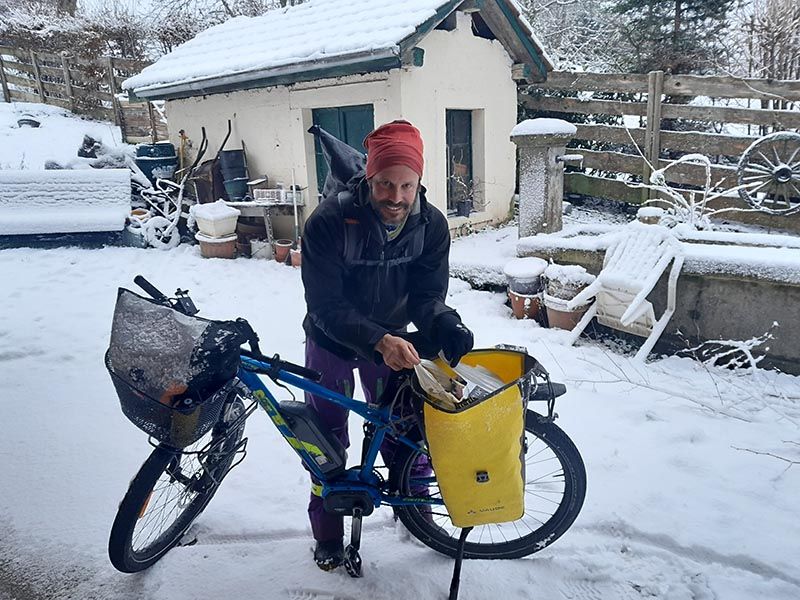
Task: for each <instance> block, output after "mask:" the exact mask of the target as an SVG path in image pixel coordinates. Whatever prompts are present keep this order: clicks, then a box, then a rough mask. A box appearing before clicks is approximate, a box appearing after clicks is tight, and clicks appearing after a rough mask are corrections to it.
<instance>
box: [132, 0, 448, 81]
mask: <svg viewBox="0 0 800 600" xmlns="http://www.w3.org/2000/svg"><path fill="white" fill-rule="evenodd" d="M443 4H444V2H442V0H407V1H405V2H394V1H392V0H310V1H309V2H304V3H302V4H300V5H297V6H293V7H289V8H287V9H284V10H272V11H269V12H267V13H265V14H263V15H261V16H258V17H236V18H234V19H230V20H229V21H226V22H225V23H222V24H221V25H217V26H215V27H211V28H210V29H207V30H205V31H202V32H201V33H199V34H198V35H197V36H196V37H195V38H193V39H191V40H189V41H188V42H186V43H184V44H182V45H181V46H179V47H177V48H176V49H175V50H173V51H172V52H170V53H169V54H166V55H165V56H163V57H161V58H160V59H159V60H158V61H156V62H155V63H154V64H152V65H150V66H148V67H147V68H145V69H144V70H143V71H142V72H141V73H139V74H138V75H134V76H133V77H131V78H129V79H127V80H126V81H124V82H123V84H122V86H123V88H124V89H129V90H135V91H136V92H137V93H138V92H140V91H144V90H147V89H153V88H157V87H161V86H164V85H176V84H187V83H192V82H199V81H204V80H209V79H215V78H218V77H223V76H227V75H236V74H244V73H248V72H252V71H262V72H263V71H267V70H270V69H277V68H280V67H288V66H294V67H296V68H297V69H304V68H307V67H306V66H305V65H308V64H309V63H312V62H320V61H325V60H330V59H334V58H345V57H347V55H354V54H359V53H370V54H374V55H380V54H382V53H383V54H394V55H397V53H398V48H397V45H398V44H399V43H400V42H401V41H402V40H403V39H405V38H406V37H408V36H409V35H411V34H412V33H414V31H415V30H416V28H417V27H418V26H419V25H421V24H422V23H424V22H425V21H426V20H427V19H429V18H430V17H432V16H433V15H434V14H436V10H437V9H438V8H439V7H440V6H442V5H443ZM365 14H369V18H364V15H365Z"/></svg>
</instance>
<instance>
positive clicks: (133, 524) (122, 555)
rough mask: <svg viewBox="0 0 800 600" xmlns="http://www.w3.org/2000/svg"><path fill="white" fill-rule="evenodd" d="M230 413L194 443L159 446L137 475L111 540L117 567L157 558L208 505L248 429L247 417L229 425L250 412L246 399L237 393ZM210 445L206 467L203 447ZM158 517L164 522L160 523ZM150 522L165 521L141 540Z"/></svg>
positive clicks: (137, 567)
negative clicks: (178, 446)
mask: <svg viewBox="0 0 800 600" xmlns="http://www.w3.org/2000/svg"><path fill="white" fill-rule="evenodd" d="M224 414H225V417H224V419H223V420H221V421H220V423H218V424H217V425H216V426H215V427H214V428H213V429H212V431H211V432H210V433H209V434H207V435H206V436H204V438H203V439H201V440H200V441H198V442H197V443H196V444H193V445H192V446H190V447H189V448H184V449H180V448H173V447H171V446H167V445H164V444H161V445H159V446H157V447H156V448H155V449H154V450H153V452H152V453H151V454H150V456H149V457H148V458H147V460H145V462H144V464H143V465H142V466H141V468H140V469H139V471H138V473H136V475H135V476H134V478H133V479H132V480H131V483H130V485H129V487H128V491H127V493H126V494H125V496H124V497H123V499H122V502H120V505H119V510H118V511H117V516H116V518H115V519H114V524H113V525H112V527H111V534H110V536H109V540H108V556H109V558H110V559H111V564H113V565H114V567H115V568H116V569H117V570H119V571H122V572H123V573H136V572H138V571H143V570H144V569H147V568H148V567H150V566H152V565H153V564H155V563H156V562H157V561H158V560H159V559H160V558H161V557H162V556H164V554H166V552H167V551H168V550H170V549H171V548H172V547H173V546H175V544H177V543H178V542H179V541H180V539H181V537H182V536H183V534H184V533H185V532H186V530H187V529H188V528H189V526H190V525H191V524H192V522H193V521H194V520H195V519H196V518H197V516H198V515H199V514H200V513H201V512H202V511H203V509H205V507H206V505H208V503H209V501H210V500H211V498H212V497H213V496H214V494H215V493H216V491H217V489H218V488H219V485H220V483H222V479H223V478H224V477H225V475H226V474H227V472H228V470H229V468H230V467H231V465H232V464H233V460H234V458H235V455H236V449H237V446H238V444H239V442H240V441H241V439H242V436H243V435H244V426H245V423H244V421H242V422H241V424H240V425H239V426H237V428H236V429H235V430H233V429H229V428H228V427H227V425H226V423H232V422H233V421H235V420H236V419H237V418H238V417H239V416H240V415H242V414H244V404H243V403H242V401H241V400H240V399H239V398H236V399H235V400H234V401H233V402H231V403H230V404H228V405H227V406H226V407H225V409H224ZM206 446H207V447H208V448H207V450H206V452H205V454H204V456H203V457H202V458H203V459H204V460H205V461H206V468H204V467H203V466H202V465H201V463H200V455H199V454H197V451H198V450H200V449H203V448H205V447H206ZM217 448H218V450H217ZM184 465H185V466H184ZM160 481H162V482H163V483H162V484H161V485H160V486H159V482H160ZM162 498H163V500H162ZM167 509H168V510H167ZM158 517H163V518H164V522H162V523H160V524H159V523H154V520H156V519H157V518H158ZM148 525H160V529H159V531H158V533H157V534H155V535H154V534H152V533H151V534H150V535H149V536H148V537H146V538H145V540H144V542H140V537H141V536H142V535H143V533H144V530H145V529H146V528H147V526H148ZM137 529H138V533H137Z"/></svg>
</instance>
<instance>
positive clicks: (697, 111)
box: [661, 104, 800, 129]
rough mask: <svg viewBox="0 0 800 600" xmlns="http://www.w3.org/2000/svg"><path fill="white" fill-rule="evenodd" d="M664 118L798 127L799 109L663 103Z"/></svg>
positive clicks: (799, 123)
mask: <svg viewBox="0 0 800 600" xmlns="http://www.w3.org/2000/svg"><path fill="white" fill-rule="evenodd" d="M661 110H662V116H663V118H665V119H694V120H696V121H709V122H716V123H744V124H746V125H771V126H775V127H777V128H778V129H796V128H800V110H770V109H761V108H736V107H732V106H689V105H687V104H664V105H663V106H662V107H661Z"/></svg>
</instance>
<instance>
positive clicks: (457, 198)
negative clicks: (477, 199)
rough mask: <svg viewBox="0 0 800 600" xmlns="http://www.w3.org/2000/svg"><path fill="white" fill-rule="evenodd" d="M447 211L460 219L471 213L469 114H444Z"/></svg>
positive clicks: (471, 178) (462, 112)
mask: <svg viewBox="0 0 800 600" xmlns="http://www.w3.org/2000/svg"><path fill="white" fill-rule="evenodd" d="M445 115H446V127H447V134H446V139H447V212H448V213H456V214H459V215H462V216H466V215H467V214H469V212H470V210H472V200H473V197H472V196H473V194H472V188H473V179H474V177H473V172H472V111H471V110H448V111H446V114H445Z"/></svg>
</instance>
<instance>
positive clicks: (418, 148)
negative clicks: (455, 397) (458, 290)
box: [302, 121, 473, 570]
mask: <svg viewBox="0 0 800 600" xmlns="http://www.w3.org/2000/svg"><path fill="white" fill-rule="evenodd" d="M364 147H365V148H366V150H367V161H366V169H365V171H360V172H358V173H357V174H356V175H355V176H354V177H352V178H351V179H350V180H349V182H348V184H347V186H346V190H344V191H338V190H337V191H334V192H333V193H331V194H330V195H329V197H325V198H324V199H323V200H322V202H321V203H320V205H319V206H318V207H317V209H316V210H315V211H314V212H313V214H312V215H311V216H310V217H309V219H308V221H307V222H306V225H305V229H304V233H303V263H302V276H303V285H304V286H305V298H306V305H307V315H306V318H305V321H304V322H303V328H304V329H305V332H306V366H307V367H309V368H311V369H314V370H316V371H319V372H321V373H322V377H323V378H322V381H321V383H322V385H324V386H325V387H328V388H329V389H332V390H336V391H338V392H340V393H342V394H344V395H347V396H352V393H353V386H354V377H353V370H354V369H358V372H359V378H360V380H361V386H362V388H363V390H364V395H365V396H366V399H367V401H368V402H373V403H374V402H377V401H378V400H379V397H380V395H381V392H382V391H383V388H384V386H385V384H386V380H387V378H388V376H389V374H390V373H391V371H392V370H395V371H398V370H401V369H410V368H413V367H414V365H416V364H418V363H419V361H420V357H419V354H418V352H417V349H416V348H415V346H414V345H413V344H412V343H411V342H410V341H408V339H406V338H404V337H401V336H399V335H397V334H399V333H403V332H405V330H406V327H407V325H408V324H409V323H410V322H413V323H414V325H415V326H416V327H417V329H418V331H419V332H420V334H418V335H421V336H423V337H424V338H427V339H429V340H431V341H433V343H434V346H435V349H436V350H437V351H438V348H441V349H442V351H443V353H444V355H445V357H446V358H447V360H448V361H450V362H451V364H452V365H455V364H457V363H458V361H459V360H460V359H461V357H462V356H463V355H464V354H466V353H467V352H469V351H470V350H471V349H472V344H473V337H472V333H471V332H470V331H469V329H467V328H466V327H465V326H464V325H463V324H462V323H461V319H460V317H459V316H458V313H456V311H455V310H453V309H452V308H449V307H448V306H446V305H445V303H444V301H445V297H446V295H447V284H448V278H449V269H448V255H449V251H450V233H449V230H448V227H447V219H446V218H445V217H444V215H442V213H441V212H439V211H438V210H437V209H436V208H434V207H432V206H430V205H429V204H428V202H427V200H426V198H425V188H424V187H423V186H422V185H421V183H420V180H421V178H422V173H423V166H424V160H423V142H422V138H421V136H420V133H419V131H418V130H417V128H416V127H414V126H413V125H411V124H410V123H408V122H407V121H393V122H391V123H388V124H386V125H382V126H381V127H378V128H377V129H376V130H375V131H373V132H372V133H370V134H369V135H368V136H367V137H366V139H365V140H364ZM306 402H307V403H308V404H310V405H311V406H313V407H314V409H315V410H316V411H317V412H318V413H319V416H320V418H321V420H322V421H323V423H324V424H325V425H327V426H328V427H329V428H330V429H331V431H332V432H333V433H334V434H335V435H336V436H337V437H338V438H339V439H340V440H341V441H342V443H343V444H344V446H345V447H347V446H348V445H349V439H348V433H347V413H348V411H347V410H345V409H342V408H340V407H338V406H335V405H333V404H331V403H330V402H326V401H325V400H323V399H320V398H317V397H315V396H314V395H312V394H306ZM382 451H383V453H384V460H386V461H388V460H389V459H388V458H387V456H388V455H390V454H391V453H392V448H386V447H384V448H382ZM308 513H309V518H310V520H311V528H312V531H313V533H314V539H315V540H316V542H317V544H316V548H315V551H314V559H315V561H316V562H317V565H318V566H319V567H320V568H322V569H324V570H330V569H333V568H335V567H337V566H339V565H340V564H341V563H342V561H343V554H344V552H343V542H342V537H343V523H342V521H343V519H342V517H341V516H338V515H334V514H329V513H326V512H325V511H324V510H323V506H322V499H321V498H320V497H319V496H318V495H315V494H314V492H313V491H312V495H311V501H310V503H309V507H308Z"/></svg>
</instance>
